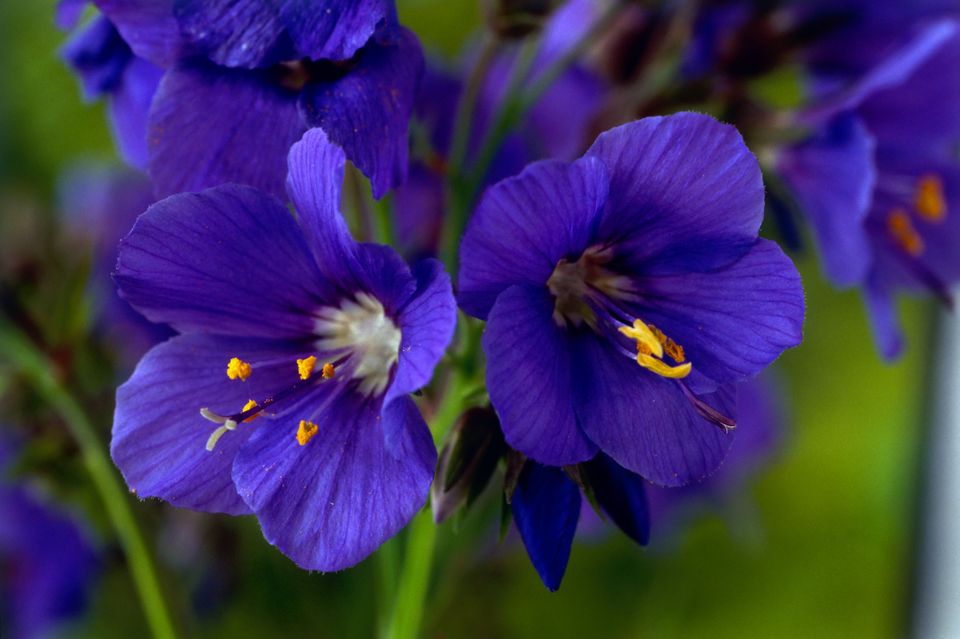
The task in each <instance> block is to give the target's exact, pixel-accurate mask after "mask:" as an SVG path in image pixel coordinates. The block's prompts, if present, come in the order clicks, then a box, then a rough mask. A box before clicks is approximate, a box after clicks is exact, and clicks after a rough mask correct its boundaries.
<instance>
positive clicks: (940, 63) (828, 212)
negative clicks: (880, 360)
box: [776, 20, 960, 358]
mask: <svg viewBox="0 0 960 639" xmlns="http://www.w3.org/2000/svg"><path fill="white" fill-rule="evenodd" d="M908 36H909V37H907V38H906V41H905V42H901V44H900V45H899V46H895V47H893V48H891V49H888V50H887V51H886V54H885V55H884V56H883V57H881V59H880V61H879V62H878V63H877V64H876V65H875V66H874V67H873V68H872V69H870V71H868V72H867V73H866V74H865V75H864V76H863V77H862V78H861V79H860V80H859V81H858V82H856V83H854V84H853V85H851V86H848V87H847V88H844V89H842V90H839V91H836V92H834V93H832V94H830V95H828V96H827V97H825V98H823V99H821V100H820V101H819V102H818V103H817V104H816V105H815V106H814V107H812V108H811V109H809V110H807V111H806V112H804V113H802V114H801V115H800V117H799V120H798V123H799V124H801V125H804V126H808V127H811V128H812V131H813V133H812V134H811V136H810V137H809V138H808V139H806V140H803V141H802V142H801V143H799V144H796V145H794V146H792V147H788V148H786V149H783V150H782V151H781V152H780V153H779V154H778V157H777V160H776V163H777V168H778V170H779V172H780V173H781V175H782V176H783V178H784V181H785V182H786V184H787V185H788V186H789V187H790V188H791V191H792V192H793V194H794V195H795V197H796V199H797V202H798V204H799V205H800V207H801V208H802V209H803V211H804V212H805V213H806V214H807V216H808V217H809V219H810V221H811V223H812V225H813V228H814V231H815V234H816V238H817V241H818V244H819V249H820V255H821V258H822V261H823V265H824V269H825V271H826V273H827V275H828V276H829V277H830V279H831V280H832V281H833V282H834V283H836V284H837V285H839V286H852V285H857V286H860V287H861V288H862V290H863V292H864V297H865V300H866V302H867V307H868V310H869V311H870V316H871V319H872V322H873V327H874V333H875V336H876V338H877V342H878V346H879V349H880V351H881V353H882V354H883V355H884V356H885V357H887V358H893V357H895V356H897V355H898V354H899V353H900V351H901V349H902V338H901V335H900V332H899V328H898V323H897V320H896V313H895V310H894V307H893V297H894V294H895V292H896V291H897V290H898V289H907V290H911V289H912V290H920V291H928V292H932V293H933V294H934V295H936V296H938V297H940V298H941V299H944V300H945V301H947V303H950V299H949V292H948V289H949V283H951V282H954V281H956V280H958V279H960V259H958V257H957V253H956V250H955V247H956V246H957V243H958V242H960V218H958V217H957V216H956V215H955V211H952V210H951V208H952V205H951V204H950V203H951V202H956V201H957V200H958V198H960V163H958V161H957V158H956V155H955V145H956V143H957V142H958V141H960V112H958V111H957V109H956V105H957V104H958V102H960V77H958V76H957V74H956V69H957V65H958V64H960V28H958V24H957V23H956V22H954V21H952V20H939V21H934V22H928V23H925V24H922V25H919V26H917V27H914V28H913V29H912V32H908ZM901 40H903V38H901Z"/></svg>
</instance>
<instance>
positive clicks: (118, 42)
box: [60, 0, 163, 169]
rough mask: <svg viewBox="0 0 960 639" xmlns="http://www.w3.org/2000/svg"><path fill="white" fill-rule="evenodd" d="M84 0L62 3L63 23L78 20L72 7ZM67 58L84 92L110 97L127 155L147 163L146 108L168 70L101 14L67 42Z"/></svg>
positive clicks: (116, 130)
mask: <svg viewBox="0 0 960 639" xmlns="http://www.w3.org/2000/svg"><path fill="white" fill-rule="evenodd" d="M83 4H85V3H81V2H70V1H69V0H64V1H62V2H61V3H60V8H61V11H62V12H65V15H64V16H63V18H62V20H61V24H62V25H63V26H64V27H70V26H72V25H73V24H75V20H74V16H71V15H70V14H69V11H68V10H69V9H73V8H76V7H78V6H79V7H81V8H82V6H83ZM61 55H62V56H63V58H64V60H65V61H66V63H67V64H68V65H70V68H71V69H73V71H74V72H75V73H76V74H77V76H78V77H79V78H80V82H81V86H82V87H83V93H84V97H85V98H86V99H87V100H89V101H93V100H97V99H99V98H102V97H105V98H106V99H107V103H108V107H109V110H110V124H111V128H112V130H113V136H114V139H115V140H116V145H117V148H118V149H119V151H120V155H121V156H123V159H124V160H126V161H127V162H128V163H130V164H131V165H132V166H135V167H137V168H141V169H142V168H146V166H147V112H148V111H149V109H150V102H151V101H152V100H153V95H154V93H155V92H156V90H157V85H158V84H159V83H160V77H161V75H162V74H163V72H162V71H161V70H160V69H159V68H158V67H156V66H154V65H153V64H151V63H150V62H147V61H146V60H144V59H142V58H139V57H137V56H136V55H134V53H133V52H132V51H131V50H130V47H129V46H127V43H126V42H124V40H123V38H121V37H120V34H119V33H118V32H117V30H116V28H115V27H114V26H113V24H112V23H111V22H110V21H109V20H107V19H106V18H104V17H103V16H99V17H97V18H95V19H94V20H92V21H91V22H90V23H89V24H87V25H85V26H84V27H83V28H81V29H80V30H79V31H78V32H77V33H75V34H74V35H73V37H72V38H71V39H70V40H69V41H68V42H67V44H66V45H65V46H64V47H63V50H62V52H61Z"/></svg>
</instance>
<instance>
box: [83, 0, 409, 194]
mask: <svg viewBox="0 0 960 639" xmlns="http://www.w3.org/2000/svg"><path fill="white" fill-rule="evenodd" d="M96 5H97V6H98V7H99V8H100V9H101V11H103V13H104V14H105V15H106V16H107V17H108V18H109V19H110V20H111V21H113V23H114V24H116V26H117V29H118V30H119V32H120V34H121V35H122V36H123V38H124V40H126V42H127V43H129V45H130V48H131V49H132V50H133V51H134V52H135V53H136V54H137V55H138V56H141V57H143V58H145V59H147V60H150V61H151V62H153V63H154V64H156V65H158V66H160V67H162V68H163V69H165V73H164V76H163V79H162V80H161V82H160V86H159V89H158V91H157V94H156V96H155V98H154V100H153V103H152V106H151V108H150V113H149V133H148V141H149V169H150V175H151V177H152V178H153V180H154V183H155V184H156V187H157V189H158V191H159V192H160V193H161V194H169V193H174V192H181V191H192V190H199V189H202V188H204V187H209V186H215V185H217V184H222V183H224V182H240V183H244V184H250V185H252V186H255V187H257V188H259V189H261V190H265V191H268V192H271V193H273V194H275V195H282V194H283V189H284V178H285V175H286V164H285V163H286V156H287V151H288V150H289V148H290V146H291V145H292V144H293V143H294V142H296V141H297V140H298V139H300V137H301V136H302V135H303V133H304V131H306V130H307V129H309V128H313V127H319V128H322V129H323V130H324V132H325V133H326V135H327V136H328V137H329V138H330V139H331V140H332V141H333V142H335V143H336V144H338V145H339V146H341V147H342V148H343V149H344V151H345V152H346V155H347V157H348V159H350V160H351V161H352V162H353V163H354V164H355V165H357V167H359V168H360V170H361V171H363V172H364V174H366V175H367V176H368V177H369V178H370V180H371V183H372V185H373V191H374V194H375V195H376V196H377V197H379V196H381V195H383V194H384V193H385V192H386V191H387V190H388V189H389V188H391V187H392V186H395V185H397V184H399V183H401V182H402V181H403V180H404V179H405V178H406V170H407V152H408V151H407V147H408V140H407V122H408V120H409V118H410V114H411V111H412V109H413V96H414V94H415V92H416V86H417V82H418V80H419V77H420V74H421V72H422V68H423V57H422V53H421V50H420V45H419V43H418V42H417V39H416V37H415V36H414V35H413V34H412V33H411V32H409V31H407V30H406V29H404V28H403V27H401V26H400V25H399V24H398V23H397V21H396V16H395V10H394V8H393V4H392V2H390V1H389V0H362V1H360V2H341V1H339V0H311V1H309V2H293V1H291V0H285V1H282V2H266V1H260V2H246V3H242V6H241V5H237V4H236V3H229V2H206V1H203V2H200V1H193V0H190V1H182V2H181V1H178V2H173V0H160V1H151V2H144V1H141V0H97V1H96Z"/></svg>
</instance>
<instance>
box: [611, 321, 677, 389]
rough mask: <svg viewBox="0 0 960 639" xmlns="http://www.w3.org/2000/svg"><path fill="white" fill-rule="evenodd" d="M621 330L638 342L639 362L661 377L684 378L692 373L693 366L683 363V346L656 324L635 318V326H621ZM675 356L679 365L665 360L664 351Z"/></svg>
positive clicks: (674, 358) (672, 356)
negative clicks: (649, 323) (673, 364)
mask: <svg viewBox="0 0 960 639" xmlns="http://www.w3.org/2000/svg"><path fill="white" fill-rule="evenodd" d="M619 331H620V332H621V333H622V334H624V335H626V336H627V337H629V338H630V339H632V340H636V342H637V364H640V366H643V367H644V368H645V369H647V370H648V371H651V372H654V373H656V374H657V375H660V376H661V377H669V378H670V379H683V378H684V377H686V376H687V375H689V374H690V371H691V370H692V369H693V366H692V365H691V364H690V362H686V363H683V362H684V360H685V359H686V358H685V355H684V352H683V347H682V346H680V345H679V344H677V343H676V342H674V341H673V340H672V339H670V338H669V337H667V336H666V335H665V334H664V333H663V331H661V330H660V329H658V328H657V327H656V326H652V325H651V326H648V325H647V324H645V323H644V322H643V320H639V319H636V320H633V326H621V327H620V328H619ZM665 349H666V352H667V354H668V355H669V356H670V357H671V358H673V360H674V361H675V362H677V363H678V364H680V365H679V366H670V365H669V364H666V363H665V362H664V361H663V352H664V350H665Z"/></svg>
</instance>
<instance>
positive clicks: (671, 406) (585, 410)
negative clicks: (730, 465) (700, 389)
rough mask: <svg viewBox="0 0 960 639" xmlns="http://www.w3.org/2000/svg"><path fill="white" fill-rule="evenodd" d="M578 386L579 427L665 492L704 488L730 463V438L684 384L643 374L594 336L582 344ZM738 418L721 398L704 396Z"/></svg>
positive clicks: (585, 337) (575, 387)
mask: <svg viewBox="0 0 960 639" xmlns="http://www.w3.org/2000/svg"><path fill="white" fill-rule="evenodd" d="M574 358H575V359H574V366H575V367H576V368H577V370H580V371H583V374H582V375H581V376H580V377H579V378H578V379H577V383H576V384H574V385H573V395H574V397H573V401H574V405H575V407H576V412H577V417H578V419H579V423H580V426H581V427H582V428H583V430H584V431H585V432H586V434H587V435H588V436H589V437H590V439H591V440H593V441H594V442H596V443H597V444H598V445H599V446H600V449H601V450H602V451H603V452H604V453H606V454H607V455H609V456H610V457H611V458H613V460H614V461H616V462H617V463H618V464H620V465H621V466H623V467H625V468H627V469H628V470H631V471H633V472H635V473H637V474H638V475H640V476H642V477H644V478H646V479H647V480H648V481H651V482H654V483H656V484H659V485H662V486H683V485H685V484H690V483H695V482H699V481H702V480H703V479H704V478H706V477H708V476H709V475H710V474H711V473H713V472H714V471H715V470H716V469H717V467H718V466H719V465H720V463H721V462H722V461H723V458H724V455H726V452H727V449H728V448H729V446H730V442H731V441H732V439H733V436H732V435H731V434H728V433H725V432H723V431H722V430H721V429H720V428H718V427H717V426H716V425H714V424H712V423H711V422H709V421H707V420H705V419H704V418H702V417H700V415H699V414H698V413H697V412H696V410H695V409H694V407H693V405H692V404H691V403H690V401H689V400H688V399H687V398H686V397H685V396H684V393H683V391H682V389H681V388H680V385H679V382H677V381H676V380H669V379H664V378H662V377H659V376H657V375H656V374H654V373H651V372H650V371H647V370H646V369H643V368H641V367H640V366H638V365H637V363H636V362H635V361H634V360H633V359H632V358H630V357H628V356H626V355H624V354H623V353H621V352H620V351H619V350H617V349H616V348H614V347H613V346H612V344H610V343H608V342H604V341H602V340H601V339H599V338H597V337H596V336H594V335H593V334H584V335H583V336H582V337H581V338H580V339H579V340H578V342H577V349H576V353H575V355H574ZM701 399H702V400H703V401H705V402H706V403H707V404H708V405H709V406H711V407H712V408H714V409H716V410H719V411H720V412H721V413H723V414H724V415H726V416H728V417H733V418H735V415H734V410H733V409H734V406H733V401H731V400H729V398H726V397H725V396H723V394H722V393H714V394H712V395H704V396H701Z"/></svg>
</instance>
